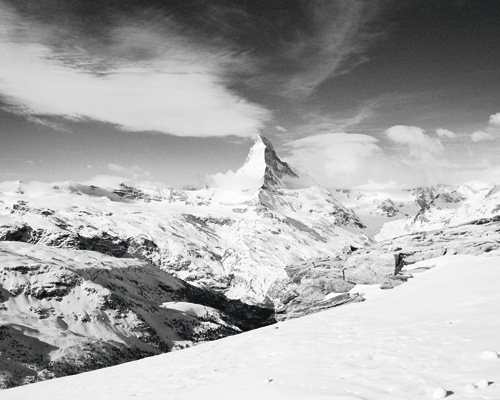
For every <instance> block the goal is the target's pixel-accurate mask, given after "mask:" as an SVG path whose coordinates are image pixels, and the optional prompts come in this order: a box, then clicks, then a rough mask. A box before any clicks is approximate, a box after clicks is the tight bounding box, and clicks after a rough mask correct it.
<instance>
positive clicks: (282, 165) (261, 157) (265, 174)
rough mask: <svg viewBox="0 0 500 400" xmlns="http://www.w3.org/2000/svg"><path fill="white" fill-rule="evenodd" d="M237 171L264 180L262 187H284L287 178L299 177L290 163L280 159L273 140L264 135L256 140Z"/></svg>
mask: <svg viewBox="0 0 500 400" xmlns="http://www.w3.org/2000/svg"><path fill="white" fill-rule="evenodd" d="M237 173H238V174H241V175H245V176H248V177H251V178H253V179H256V180H262V182H261V183H262V185H261V188H262V189H269V188H273V187H282V186H283V181H284V180H285V179H286V178H295V179H297V178H299V175H298V173H297V172H295V171H294V170H293V168H292V167H290V165H288V164H287V163H286V162H284V161H281V160H280V158H279V157H278V155H277V154H276V151H275V150H274V147H273V145H272V144H271V142H270V141H269V140H268V139H266V138H265V137H264V136H262V135H259V136H258V137H257V139H256V140H255V144H254V145H253V146H252V148H251V149H250V152H249V153H248V157H247V159H246V161H245V164H244V165H243V167H241V168H240V169H239V170H238V172H237Z"/></svg>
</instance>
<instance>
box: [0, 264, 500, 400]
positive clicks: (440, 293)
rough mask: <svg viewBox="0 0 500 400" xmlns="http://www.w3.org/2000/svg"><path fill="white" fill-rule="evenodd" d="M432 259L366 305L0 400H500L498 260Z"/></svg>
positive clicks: (44, 385) (41, 385) (9, 392)
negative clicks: (431, 263) (423, 269)
mask: <svg viewBox="0 0 500 400" xmlns="http://www.w3.org/2000/svg"><path fill="white" fill-rule="evenodd" d="M434 261H435V263H436V265H437V267H436V268H434V269H432V270H430V271H427V272H425V273H421V274H418V276H417V277H416V278H414V279H411V280H410V281H409V282H408V283H405V284H404V285H402V286H399V287H397V288H395V289H392V290H389V291H385V292H383V293H380V294H378V295H377V296H374V297H373V298H370V299H368V300H367V301H366V302H364V303H357V304H352V305H349V306H347V307H341V308H335V309H332V310H328V311H325V312H321V313H318V314H314V315H310V316H307V317H303V318H301V319H297V320H291V321H286V322H283V323H279V324H277V325H273V326H269V327H266V328H262V329H258V330H255V331H251V332H247V333H244V334H240V335H238V336H234V337H229V338H225V339H221V340H218V341H215V342H210V343H205V344H203V345H199V346H196V347H193V348H190V349H186V350H183V351H181V352H174V353H169V354H164V355H160V356H156V357H151V358H147V359H143V360H140V361H136V362H132V363H128V364H123V365H120V366H117V367H112V368H107V369H102V370H98V371H93V372H89V373H84V374H81V375H78V376H72V377H65V378H59V379H56V380H52V381H45V382H40V383H36V384H32V385H28V386H24V387H18V388H14V389H9V390H7V391H3V392H2V393H1V396H0V397H1V398H2V399H8V400H21V399H22V400H26V399H29V400H36V399H39V400H45V399H47V400H48V399H50V400H59V399H61V400H62V399H64V400H67V399H73V400H80V399H82V400H83V399H92V400H101V399H102V400H113V399H128V398H140V399H141V400H142V399H144V400H147V399H150V400H164V399H165V400H166V399H169V400H171V399H198V398H206V399H239V400H246V399H252V400H253V399H287V400H288V399H292V400H293V399H332V400H385V399H398V400H399V399H433V398H444V397H446V398H450V399H477V400H479V399H481V400H488V399H491V400H498V399H500V358H498V353H499V352H500V336H499V333H500V291H499V290H498V283H499V282H500V256H499V255H490V256H479V257H478V256H476V257H474V256H467V255H458V256H444V257H441V258H438V259H434Z"/></svg>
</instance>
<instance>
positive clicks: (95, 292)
mask: <svg viewBox="0 0 500 400" xmlns="http://www.w3.org/2000/svg"><path fill="white" fill-rule="evenodd" d="M0 265H1V274H0V301H1V303H0V352H1V354H2V357H1V361H0V388H1V387H11V386H16V385H19V384H22V383H27V382H32V381H37V380H44V379H48V378H52V377H58V376H65V375H71V374H74V373H79V372H83V371H90V370H93V369H96V368H102V367H106V366H110V365H116V364H119V363H122V362H125V361H131V360H137V359H140V358H144V357H147V356H151V355H154V354H159V353H164V352H167V351H171V350H176V349H181V348H184V347H187V346H191V345H193V344H196V343H198V342H203V341H206V340H213V339H217V338H220V337H225V336H230V335H234V334H237V333H240V332H242V331H246V330H249V329H254V328H257V327H260V326H264V325H267V324H270V323H273V322H274V318H273V311H272V310H268V309H263V308H259V307H255V306H249V305H247V304H244V303H242V302H240V301H237V300H228V299H227V298H226V297H225V296H223V295H222V294H217V293H215V292H213V291H209V290H206V289H203V288H198V287H195V286H192V285H190V284H188V283H186V282H183V281H181V280H180V279H178V278H175V277H173V276H172V275H170V274H169V273H167V272H164V271H162V270H160V269H159V268H157V267H155V266H153V265H152V264H150V263H147V262H144V261H139V260H135V259H132V258H117V257H113V256H108V255H104V254H101V253H98V252H94V251H85V250H73V249H60V248H54V247H46V246H35V245H32V244H28V243H19V242H8V241H7V242H0Z"/></svg>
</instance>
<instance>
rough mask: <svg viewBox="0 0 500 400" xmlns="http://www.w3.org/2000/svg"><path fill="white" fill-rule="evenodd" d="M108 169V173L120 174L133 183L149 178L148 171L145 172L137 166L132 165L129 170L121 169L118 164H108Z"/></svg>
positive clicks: (149, 173)
mask: <svg viewBox="0 0 500 400" xmlns="http://www.w3.org/2000/svg"><path fill="white" fill-rule="evenodd" d="M108 169H109V170H110V171H113V172H118V173H121V174H123V175H125V176H128V177H129V178H131V179H132V180H133V181H139V180H143V179H144V178H147V177H150V176H151V172H150V171H145V170H144V169H142V168H141V167H139V166H138V165H134V166H132V167H130V168H126V167H123V166H121V165H118V164H113V163H109V164H108Z"/></svg>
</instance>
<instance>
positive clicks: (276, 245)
mask: <svg viewBox="0 0 500 400" xmlns="http://www.w3.org/2000/svg"><path fill="white" fill-rule="evenodd" d="M237 174H238V175H240V176H242V179H244V177H251V178H254V179H257V178H258V177H260V180H259V182H258V186H257V187H256V189H255V190H254V191H251V190H246V191H241V190H227V189H220V188H200V189H196V190H176V189H171V188H170V189H157V188H141V187H138V188H133V187H129V186H126V185H121V186H120V187H118V188H115V189H113V188H98V187H95V186H84V185H80V184H76V183H68V182H66V183H58V184H51V185H48V184H39V185H24V184H22V183H21V184H20V185H17V184H15V185H14V186H13V187H11V188H10V191H9V190H4V191H3V193H2V194H1V195H0V240H10V241H23V242H27V243H32V244H38V245H45V246H54V247H59V248H74V249H80V250H94V251H99V252H101V253H104V254H108V255H112V256H115V257H134V258H138V259H143V260H147V261H149V262H150V263H152V264H154V265H156V266H158V267H159V268H161V269H163V270H165V271H168V272H170V273H172V274H173V275H175V276H177V277H178V278H181V279H184V280H186V281H189V282H192V283H193V284H196V285H200V286H206V287H210V288H213V289H215V290H217V291H219V292H222V293H224V294H225V295H226V296H227V297H229V298H231V299H241V300H244V301H245V302H247V303H252V304H260V305H267V306H272V305H273V304H275V305H276V304H279V295H280V293H281V291H282V288H283V286H286V285H287V284H288V283H289V278H288V276H287V274H286V273H285V266H286V265H289V264H292V263H295V262H300V261H303V260H306V259H308V258H311V257H322V256H332V257H335V256H337V255H339V254H342V252H343V251H344V250H345V249H349V248H350V246H353V247H363V246H366V245H367V244H369V243H370V240H369V239H368V238H367V237H366V236H365V235H364V234H363V231H362V227H363V225H362V223H361V221H360V220H359V219H358V217H357V216H356V215H355V214H354V213H353V212H352V211H350V210H348V209H347V208H345V207H344V206H343V205H342V204H341V203H339V202H338V201H337V200H335V199H334V198H333V197H332V195H331V194H330V193H329V192H328V191H327V190H325V189H324V188H321V187H320V186H319V185H317V186H311V184H312V183H313V181H312V180H311V179H310V178H309V177H307V175H305V174H302V173H300V172H299V171H295V170H294V169H292V167H290V166H289V165H288V164H286V163H284V162H282V161H281V160H280V159H279V158H278V156H277V155H276V152H275V151H274V149H273V147H272V145H271V144H270V143H269V141H268V140H267V139H265V138H262V137H259V138H258V139H257V140H256V143H255V145H254V146H253V147H252V149H251V150H250V153H249V156H248V158H247V160H246V162H245V164H244V166H243V167H242V168H241V169H240V170H239V171H238V172H237ZM7 189H8V188H7Z"/></svg>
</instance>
